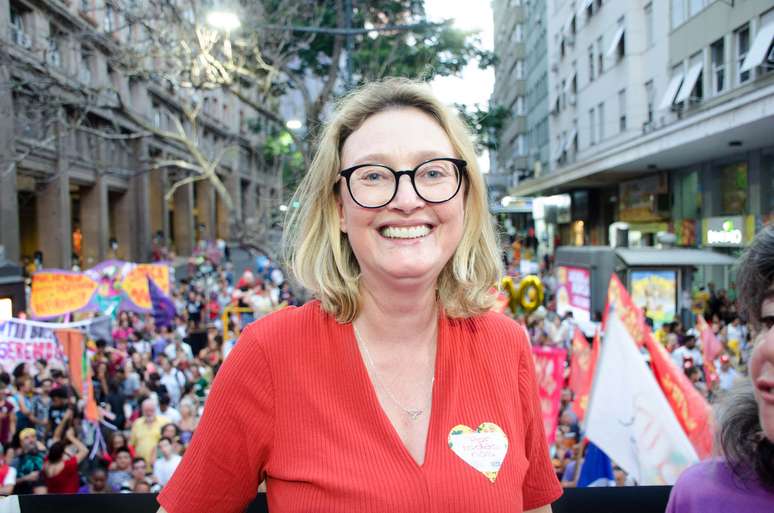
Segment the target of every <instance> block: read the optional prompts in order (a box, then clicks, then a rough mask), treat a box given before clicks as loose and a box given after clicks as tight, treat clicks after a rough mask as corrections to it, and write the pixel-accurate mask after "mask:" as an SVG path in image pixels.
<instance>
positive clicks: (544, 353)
mask: <svg viewBox="0 0 774 513" xmlns="http://www.w3.org/2000/svg"><path fill="white" fill-rule="evenodd" d="M532 356H533V357H534V360H535V374H536V377H537V384H538V397H539V398H540V410H541V414H542V415H543V428H544V429H545V433H546V439H547V440H548V443H549V444H552V443H553V442H554V438H556V426H557V423H558V421H559V406H560V403H561V399H562V387H563V385H564V361H565V358H566V357H567V351H566V350H564V349H557V348H548V347H537V346H535V347H533V348H532Z"/></svg>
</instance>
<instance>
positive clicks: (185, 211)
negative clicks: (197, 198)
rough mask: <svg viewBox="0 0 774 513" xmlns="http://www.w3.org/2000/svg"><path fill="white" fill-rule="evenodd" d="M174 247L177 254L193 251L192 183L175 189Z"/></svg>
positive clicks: (188, 253) (186, 253)
mask: <svg viewBox="0 0 774 513" xmlns="http://www.w3.org/2000/svg"><path fill="white" fill-rule="evenodd" d="M172 201H173V202H174V205H175V215H174V221H173V222H174V223H175V248H176V250H177V254H178V255H190V254H191V253H193V248H194V240H195V237H194V235H195V231H194V220H193V185H192V184H190V183H189V184H185V185H183V186H182V187H180V188H178V189H177V190H176V191H175V194H174V196H173V199H172Z"/></svg>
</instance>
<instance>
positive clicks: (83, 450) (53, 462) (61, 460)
mask: <svg viewBox="0 0 774 513" xmlns="http://www.w3.org/2000/svg"><path fill="white" fill-rule="evenodd" d="M65 438H66V440H67V441H68V442H70V443H72V444H73V445H74V446H75V447H76V449H77V452H76V453H75V455H74V456H70V457H67V452H66V449H67V443H66V442H64V441H60V442H54V443H53V444H52V445H51V447H49V449H48V458H47V459H46V462H45V463H44V464H43V475H44V476H45V481H46V488H48V493H78V489H79V488H80V487H81V481H80V476H79V474H78V465H80V464H81V462H82V461H83V460H84V459H86V456H88V455H89V449H88V448H87V447H86V446H85V445H83V442H81V441H80V440H78V437H76V436H75V432H74V431H73V429H72V428H69V429H68V430H67V432H66V433H65Z"/></svg>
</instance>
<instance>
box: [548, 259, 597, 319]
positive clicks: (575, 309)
mask: <svg viewBox="0 0 774 513" xmlns="http://www.w3.org/2000/svg"><path fill="white" fill-rule="evenodd" d="M557 281H558V287H557V291H556V311H557V312H558V313H559V315H565V314H566V313H567V312H572V315H573V318H574V319H575V320H576V321H586V322H588V321H590V320H591V271H589V270H588V269H584V268H582V267H565V266H560V267H559V268H558V269H557Z"/></svg>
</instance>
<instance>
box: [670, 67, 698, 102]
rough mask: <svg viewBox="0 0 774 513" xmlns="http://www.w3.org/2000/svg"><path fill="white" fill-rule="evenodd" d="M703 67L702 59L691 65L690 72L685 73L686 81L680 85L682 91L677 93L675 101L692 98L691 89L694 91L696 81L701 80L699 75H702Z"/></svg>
mask: <svg viewBox="0 0 774 513" xmlns="http://www.w3.org/2000/svg"><path fill="white" fill-rule="evenodd" d="M703 67H704V63H703V62H701V61H699V62H697V63H696V64H694V65H693V66H691V69H689V70H688V74H687V75H685V81H684V82H683V85H682V86H681V87H680V92H679V93H677V98H675V103H680V102H684V101H685V100H687V99H688V98H690V96H691V91H693V88H694V87H696V81H697V80H699V75H701V70H702V68H703Z"/></svg>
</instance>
